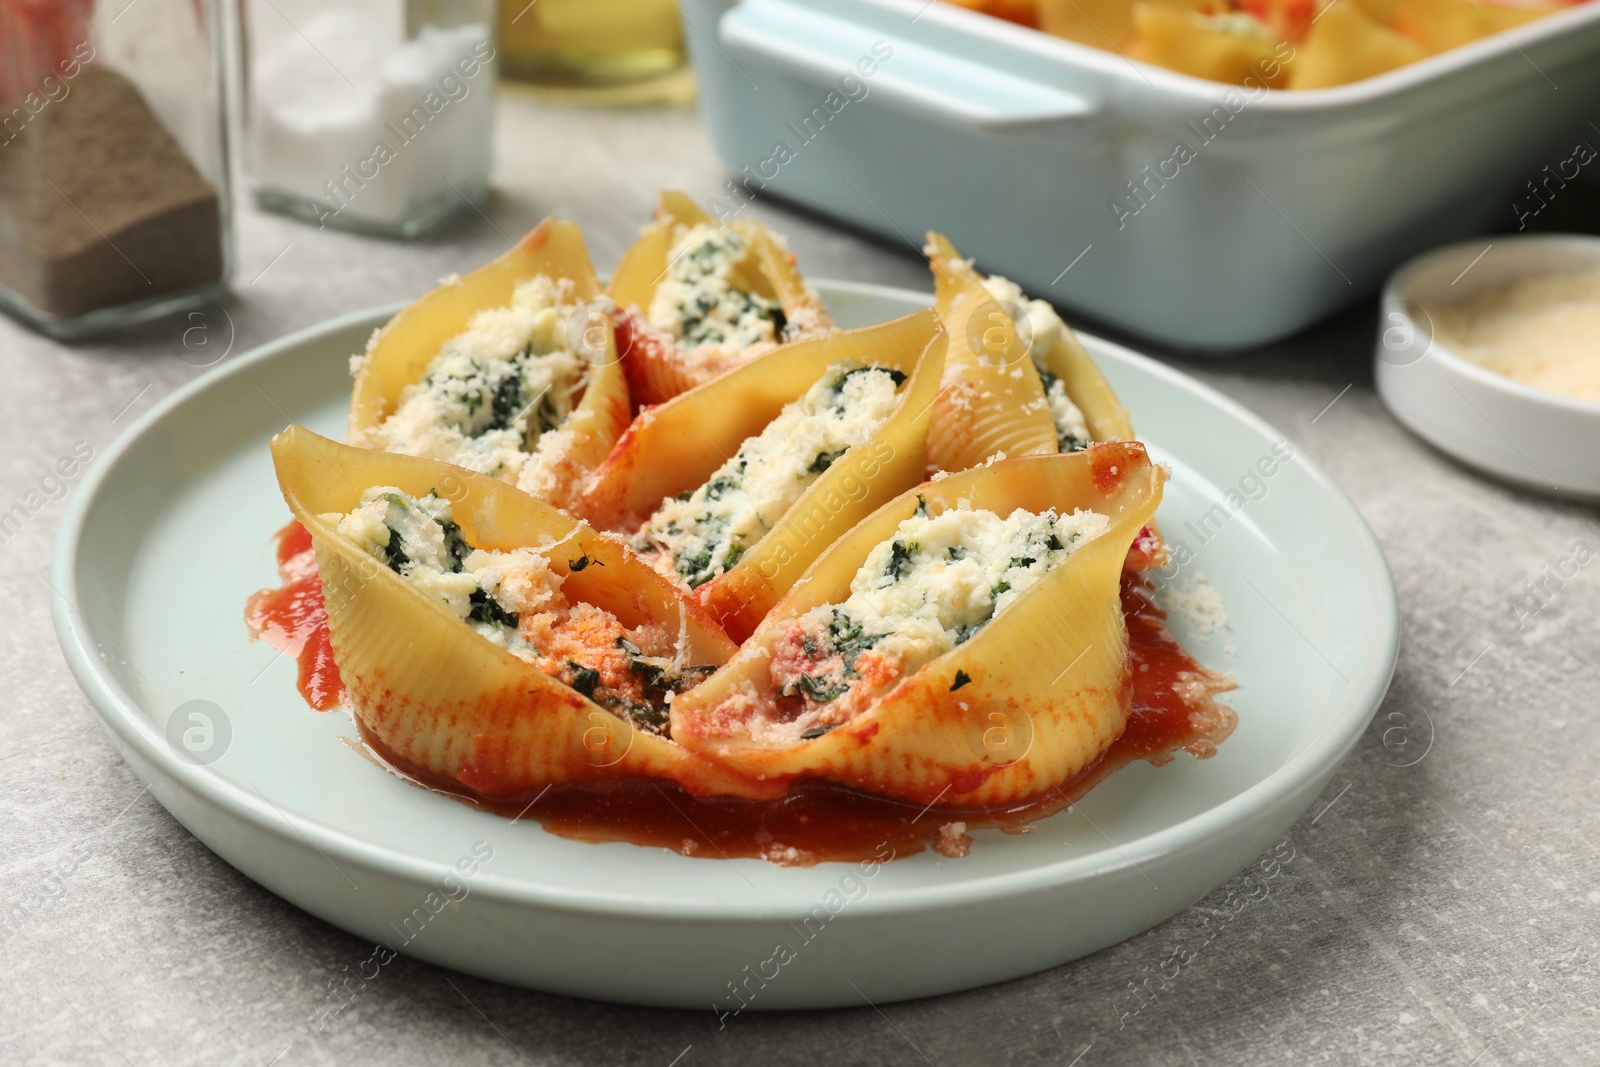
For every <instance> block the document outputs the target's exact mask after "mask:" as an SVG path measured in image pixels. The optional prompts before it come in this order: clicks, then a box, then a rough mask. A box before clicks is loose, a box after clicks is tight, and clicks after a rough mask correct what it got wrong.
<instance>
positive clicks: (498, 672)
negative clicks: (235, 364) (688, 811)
mask: <svg viewBox="0 0 1600 1067" xmlns="http://www.w3.org/2000/svg"><path fill="white" fill-rule="evenodd" d="M272 455H273V460H274V463H275V465H276V467H277V473H278V480H279V485H280V487H281V489H282V491H283V496H284V499H285V500H286V501H287V502H288V504H289V507H290V509H291V510H292V511H293V512H294V515H295V518H296V519H297V520H298V521H299V522H300V523H301V524H302V525H304V526H305V528H306V529H307V530H308V531H309V533H310V535H311V540H312V545H313V548H314V551H315V555H316V563H317V568H318V572H319V574H320V577H321V582H322V587H323V592H324V596H325V600H326V607H327V622H328V632H329V637H330V639H331V645H332V649H333V656H334V659H335V661H336V662H337V665H338V668H339V671H340V674H341V676H342V678H343V681H344V686H345V690H346V693H347V697H348V700H349V703H350V705H351V707H352V710H353V711H354V714H355V716H356V719H357V720H358V721H359V722H360V724H361V726H362V727H363V728H364V730H365V731H366V733H367V735H368V736H369V737H370V738H371V739H372V740H374V741H375V742H377V744H378V745H379V746H380V747H381V750H382V751H384V752H385V753H386V754H388V755H390V756H391V757H393V758H395V759H396V760H397V762H399V763H401V764H402V765H403V766H406V767H408V768H414V769H417V770H420V771H422V772H424V773H425V774H427V775H431V776H433V777H436V778H441V779H448V780H450V781H454V782H457V783H460V784H461V785H463V786H466V787H467V788H469V789H471V790H473V791H475V792H476V793H478V794H480V795H482V796H485V797H490V798H497V797H515V796H519V795H522V794H526V793H529V792H530V791H534V790H538V789H540V788H542V787H544V786H547V785H550V784H552V783H561V782H582V781H587V780H594V779H600V778H606V777H615V776H643V777H649V778H661V779H670V780H673V781H676V782H678V783H680V784H681V785H683V786H684V788H686V789H687V790H689V791H690V792H691V793H695V794H710V793H715V794H732V795H742V796H764V795H771V793H772V791H773V789H772V787H771V786H767V785H763V784H761V783H756V782H754V781H751V780H746V779H744V778H743V776H741V775H739V774H737V773H735V772H730V771H727V770H725V769H723V768H720V767H718V766H717V765H716V764H714V763H712V762H711V761H709V760H707V759H705V758H704V757H701V756H699V755H696V754H693V753H690V752H687V751H685V750H683V749H682V748H680V747H678V746H677V745H675V744H673V743H672V742H671V741H670V740H669V739H668V737H667V736H666V735H667V726H668V723H669V717H668V706H669V702H670V701H671V700H672V699H673V698H674V697H675V696H676V695H677V694H679V693H681V692H683V691H685V690H687V689H689V688H691V687H692V686H693V685H694V684H696V683H697V682H699V681H701V680H703V679H704V678H706V677H708V676H709V675H710V674H711V673H712V672H713V671H715V670H716V669H717V668H718V667H719V666H720V665H721V664H723V663H725V662H726V661H727V660H728V658H729V657H730V656H731V655H732V654H733V652H734V646H733V644H732V642H730V641H729V640H728V638H727V636H726V635H724V634H723V632H722V631H721V630H720V629H719V628H718V627H717V626H716V625H715V624H714V623H713V622H712V621H711V620H710V619H709V618H707V617H706V615H705V613H704V612H703V611H702V610H701V609H700V608H699V607H698V606H697V605H695V604H694V603H693V602H692V601H691V600H690V599H689V598H688V597H686V596H684V595H683V594H682V593H681V592H680V591H679V589H678V588H677V587H676V586H675V585H673V584H672V583H671V582H668V581H667V580H665V579H664V578H662V577H661V576H660V575H658V574H656V573H655V572H654V571H653V570H651V568H650V567H649V566H647V565H646V564H644V563H642V562H641V561H639V560H638V559H636V558H634V557H633V555H632V554H631V553H629V552H628V551H627V550H626V549H625V548H624V547H623V546H621V545H620V544H618V543H617V542H616V541H614V540H613V539H611V538H609V537H605V536H603V535H601V534H599V533H597V532H596V531H594V530H593V529H591V528H589V527H587V526H585V525H583V524H581V523H579V522H577V521H576V520H574V519H572V518H570V517H568V516H567V515H566V514H564V513H563V512H561V511H558V510H556V509H555V508H552V507H550V506H549V505H547V504H543V503H541V502H540V501H538V500H535V499H534V498H532V497H529V496H527V495H525V494H523V493H520V492H518V491H517V490H515V489H513V488H512V487H510V486H508V485H505V484H503V483H501V482H499V481H496V480H494V479H492V478H488V477H485V476H482V475H477V474H474V473H472V472H470V471H465V470H462V469H459V468H455V467H451V466H448V465H446V464H443V463H437V462H434V461H431V460H424V459H416V458H412V457H407V456H400V455H394V454H388V453H378V452H371V451H365V450H362V449H357V448H351V447H348V446H345V445H341V444H338V443H336V442H334V441H329V440H326V439H324V438H320V437H318V436H316V435H315V434H313V433H311V432H310V431H307V430H305V429H303V428H300V427H290V428H289V429H288V430H286V431H285V432H283V433H282V434H279V435H278V436H277V437H275V438H274V439H273V441H272Z"/></svg>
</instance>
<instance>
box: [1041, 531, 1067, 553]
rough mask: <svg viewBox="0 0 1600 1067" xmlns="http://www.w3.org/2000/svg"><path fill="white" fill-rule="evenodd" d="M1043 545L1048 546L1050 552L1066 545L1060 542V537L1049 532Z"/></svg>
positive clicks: (1057, 550)
mask: <svg viewBox="0 0 1600 1067" xmlns="http://www.w3.org/2000/svg"><path fill="white" fill-rule="evenodd" d="M1044 547H1046V548H1048V549H1049V550H1050V551H1052V552H1060V551H1061V550H1062V549H1063V548H1066V547H1067V546H1066V545H1064V544H1062V543H1061V538H1059V537H1057V536H1056V535H1055V534H1051V535H1050V536H1049V537H1048V538H1046V539H1045V542H1044Z"/></svg>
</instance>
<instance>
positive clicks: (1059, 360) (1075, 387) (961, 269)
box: [927, 232, 1133, 470]
mask: <svg viewBox="0 0 1600 1067" xmlns="http://www.w3.org/2000/svg"><path fill="white" fill-rule="evenodd" d="M927 253H928V261H929V265H930V266H931V267H932V269H933V275H934V292H935V295H936V300H937V304H938V308H939V315H940V317H941V318H943V319H944V321H945V325H946V327H947V328H948V329H949V330H950V333H951V344H950V357H949V359H948V360H947V361H946V364H945V390H944V392H943V393H942V395H941V396H940V403H939V406H938V408H937V409H936V414H935V416H934V420H935V424H936V425H937V426H938V429H937V430H936V431H935V432H934V433H932V434H930V435H929V439H928V450H929V462H930V463H931V464H933V465H934V466H935V467H936V469H939V470H965V469H966V468H967V467H971V466H976V465H977V464H979V463H982V462H983V461H984V460H986V459H988V458H989V457H990V456H992V455H994V454H995V453H996V452H1004V453H1005V454H1006V455H1008V456H1018V455H1029V454H1032V453H1035V452H1056V451H1068V450H1071V449H1073V448H1081V447H1083V446H1084V445H1087V444H1091V443H1093V442H1097V441H1101V442H1103V441H1131V440H1133V426H1132V423H1131V422H1130V420H1129V418H1128V410H1127V408H1125V407H1123V406H1122V402H1121V401H1120V400H1118V399H1117V395H1116V393H1115V392H1114V391H1112V389H1111V386H1110V384H1109V383H1107V382H1106V379H1105V376H1104V375H1103V374H1101V373H1100V368H1099V367H1097V366H1096V365H1095V362H1094V360H1093V359H1091V358H1090V357H1089V353H1088V352H1086V351H1084V348H1083V345H1082V344H1080V343H1079V341H1078V339H1077V337H1076V336H1074V335H1073V332H1072V329H1071V328H1070V327H1069V326H1067V324H1066V323H1064V322H1062V321H1061V319H1060V317H1059V316H1057V315H1056V313H1055V311H1054V310H1053V309H1052V308H1051V307H1050V306H1049V304H1047V303H1045V302H1044V301H1041V300H1031V299H1029V298H1028V296H1027V295H1026V294H1024V293H1023V292H1022V290H1021V289H1020V288H1018V287H1017V286H1016V285H1014V284H1013V283H1011V282H1009V281H1007V280H1006V279H1005V278H1000V277H989V278H985V277H984V276H983V275H981V274H979V273H978V271H977V270H975V269H974V268H973V266H972V264H971V263H970V262H968V261H967V260H965V259H963V258H961V254H960V253H959V252H957V251H956V249H955V246H954V245H952V244H951V243H950V241H949V240H948V239H947V238H946V237H945V236H944V235H943V234H939V233H933V232H930V233H929V234H928V246H927ZM1056 383H1059V388H1056ZM1063 401H1065V402H1064V403H1063Z"/></svg>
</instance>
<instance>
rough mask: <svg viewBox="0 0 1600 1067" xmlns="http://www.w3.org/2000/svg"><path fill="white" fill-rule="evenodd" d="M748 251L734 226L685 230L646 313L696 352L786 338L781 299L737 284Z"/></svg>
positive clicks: (657, 324)
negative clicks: (737, 275)
mask: <svg viewBox="0 0 1600 1067" xmlns="http://www.w3.org/2000/svg"><path fill="white" fill-rule="evenodd" d="M749 252H750V245H749V242H748V241H746V240H745V238H744V237H743V236H741V235H740V234H739V233H738V232H736V231H734V230H732V229H728V228H726V227H722V226H713V225H710V224H707V223H701V224H700V225H697V226H690V227H684V228H682V233H681V236H678V238H677V240H675V241H674V242H673V245H672V250H671V252H670V253H669V254H668V257H667V272H666V277H665V278H663V279H662V280H661V282H660V284H659V285H657V286H656V291H655V295H654V296H653V297H652V298H651V301H650V307H649V308H648V309H646V313H645V317H646V318H647V319H648V320H649V322H650V324H651V325H652V326H654V327H656V328H657V329H659V330H662V331H663V332H665V333H667V334H669V335H670V336H671V337H672V338H673V339H675V340H676V341H677V342H678V344H679V345H680V347H681V348H683V349H684V350H685V351H686V352H688V353H689V354H691V355H693V354H694V353H695V351H696V350H697V349H702V348H708V347H710V346H715V347H716V348H717V349H719V350H738V349H742V348H748V347H750V346H751V345H758V344H770V343H774V342H778V341H782V340H784V327H785V324H786V320H785V318H784V314H783V307H782V306H781V305H780V304H779V303H778V301H776V300H772V299H770V298H768V297H765V296H762V295H761V294H759V293H753V292H750V291H749V290H747V289H744V288H741V287H740V286H739V285H738V284H737V283H736V274H737V272H738V269H739V268H740V265H741V264H742V263H743V262H744V260H745V258H746V256H747V255H748V254H749Z"/></svg>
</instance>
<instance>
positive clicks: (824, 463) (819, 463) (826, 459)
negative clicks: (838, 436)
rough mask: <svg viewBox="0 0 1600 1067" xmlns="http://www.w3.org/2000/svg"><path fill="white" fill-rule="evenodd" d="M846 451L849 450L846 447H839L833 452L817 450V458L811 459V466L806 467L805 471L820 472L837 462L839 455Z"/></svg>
mask: <svg viewBox="0 0 1600 1067" xmlns="http://www.w3.org/2000/svg"><path fill="white" fill-rule="evenodd" d="M848 451H850V450H849V449H848V448H840V449H837V450H835V451H833V452H826V451H824V452H818V453H817V458H816V459H814V460H812V461H811V466H809V467H807V468H806V473H807V474H821V473H822V472H823V471H825V470H827V469H828V468H829V467H831V466H833V465H834V464H835V463H837V462H838V461H839V457H840V456H842V455H844V454H845V453H846V452H848Z"/></svg>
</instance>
